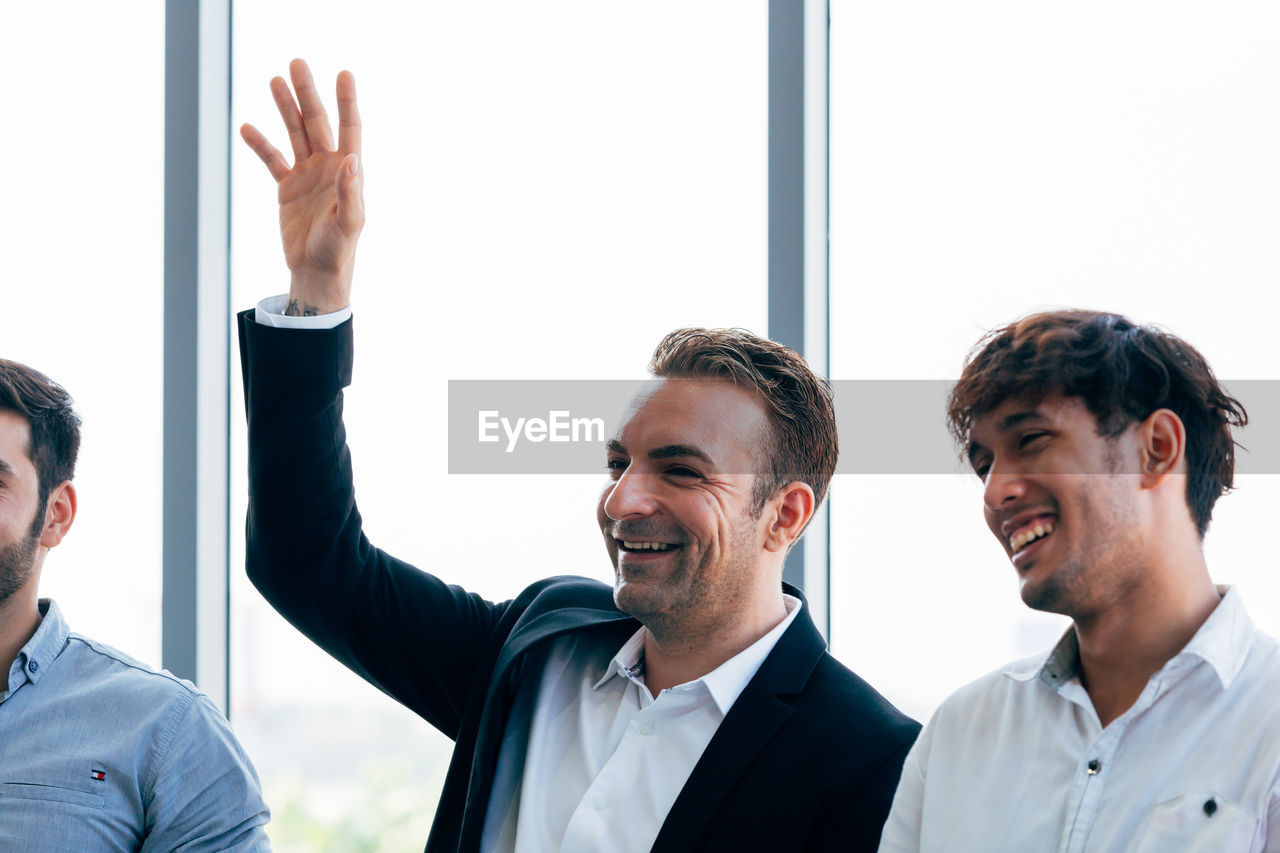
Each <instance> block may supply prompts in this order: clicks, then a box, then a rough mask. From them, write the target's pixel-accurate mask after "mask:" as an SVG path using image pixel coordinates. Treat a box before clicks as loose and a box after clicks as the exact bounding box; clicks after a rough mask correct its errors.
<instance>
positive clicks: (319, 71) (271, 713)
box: [232, 0, 767, 849]
mask: <svg viewBox="0 0 1280 853" xmlns="http://www.w3.org/2000/svg"><path fill="white" fill-rule="evenodd" d="M301 8H302V7H301V6H300V5H299V4H296V3H278V4H270V5H268V6H266V7H262V8H260V7H254V9H253V11H252V14H249V13H246V12H243V11H241V12H240V14H238V15H237V17H236V20H235V22H234V46H235V53H234V60H233V65H234V75H233V79H234V80H235V84H234V85H235V91H234V109H233V114H234V121H235V123H236V124H237V125H238V124H239V123H241V122H243V121H252V122H253V123H254V124H256V125H257V126H259V127H260V128H263V129H264V131H267V132H268V133H269V135H270V137H271V138H273V139H274V140H277V142H278V143H279V144H283V143H284V138H283V135H282V134H281V133H280V131H279V127H280V125H279V119H278V117H277V114H276V112H275V108H274V106H273V104H272V101H271V98H270V96H269V94H268V91H267V81H268V80H269V79H270V78H271V77H272V76H274V75H277V74H287V64H288V62H289V60H290V59H291V58H292V57H293V56H295V55H297V56H303V57H305V58H307V60H308V61H309V63H310V64H311V66H312V68H313V70H314V71H315V73H316V77H317V82H318V85H319V86H320V87H321V90H322V92H324V93H325V95H326V97H327V102H328V104H329V106H330V110H331V115H334V116H336V110H335V108H334V106H333V102H332V91H333V79H334V77H335V76H336V74H337V72H338V71H339V70H340V69H342V68H350V69H352V71H353V72H354V73H355V75H356V81H357V87H358V90H359V93H360V108H361V113H362V119H363V122H364V126H365V132H364V158H363V159H364V161H365V165H366V171H367V185H366V204H367V208H368V211H369V222H368V225H367V226H366V228H365V232H364V234H363V237H362V239H361V246H360V259H359V263H358V266H357V273H356V277H357V278H356V284H355V290H354V293H353V297H352V302H353V309H354V311H355V324H356V337H357V360H356V369H355V379H354V382H353V384H352V386H351V388H350V389H349V391H348V394H347V397H346V400H347V403H346V415H347V425H348V429H349V433H350V442H351V447H352V453H353V457H354V462H355V469H356V483H357V488H358V490H359V499H360V505H361V511H362V513H363V515H364V517H365V523H366V530H367V532H368V533H369V536H370V538H371V539H372V540H373V541H374V542H375V543H376V544H378V545H379V546H380V547H382V548H384V549H386V550H388V551H390V552H392V553H394V554H396V555H397V556H400V557H402V558H404V559H407V560H409V561H410V562H413V563H415V564H416V565H419V566H421V567H423V568H425V569H428V570H431V571H433V572H435V573H437V574H439V575H441V576H442V577H444V578H446V579H447V580H449V581H451V582H457V583H461V584H463V585H465V586H467V587H468V588H469V589H472V590H474V591H476V592H479V593H481V594H483V595H485V596H487V597H489V598H491V599H493V600H502V599H505V598H509V597H512V596H514V595H515V594H516V593H517V592H518V591H519V590H520V589H521V588H523V586H525V585H526V584H527V583H529V582H531V581H533V580H535V579H538V578H542V577H546V576H548V575H552V574H565V573H574V574H583V575H587V576H591V577H596V578H599V579H601V580H608V579H609V578H610V577H611V571H612V570H611V568H610V566H609V563H608V560H607V556H606V554H605V552H604V548H603V544H602V542H601V541H600V534H599V531H598V529H597V528H596V526H595V504H596V499H597V496H598V494H599V490H600V488H601V487H602V486H603V484H604V482H605V469H604V452H603V448H601V454H600V470H599V474H598V475H595V474H589V475H582V474H577V475H572V476H570V475H566V476H562V477H546V476H449V475H448V473H447V472H448V462H449V459H448V446H447V439H448V435H447V430H446V426H447V420H446V402H447V400H448V396H447V382H448V380H450V379H634V378H637V377H640V376H643V375H644V368H645V365H646V364H647V362H648V358H649V355H650V354H651V352H652V350H653V347H654V345H655V344H656V343H657V342H658V340H659V339H660V338H661V337H662V335H663V334H665V333H666V332H668V331H670V330H671V329H672V328H674V327H676V326H679V325H714V326H724V325H737V326H745V327H747V328H751V329H754V330H756V331H758V332H761V333H763V332H764V331H765V321H766V306H767V302H766V297H765V286H766V266H765V261H766V201H767V195H766V180H767V169H766V154H767V140H766V108H767V103H766V96H767V91H766V85H765V82H766V58H767V56H766V42H765V38H766V33H765V23H766V16H765V7H764V5H763V4H762V3H759V4H758V3H752V4H743V3H741V2H739V1H738V0H733V1H732V2H731V0H719V2H714V3H700V4H697V5H696V6H694V7H688V6H686V5H685V4H677V3H674V2H668V3H661V4H657V5H653V4H650V5H649V6H646V7H645V9H644V10H643V12H642V13H638V12H637V10H636V9H635V8H634V7H627V6H619V5H616V4H599V3H594V2H563V0H560V1H559V2H552V3H540V4H534V5H530V4H527V3H520V2H514V0H511V1H510V2H501V3H497V4H493V3H490V4H486V5H484V6H468V5H466V4H443V5H441V4H432V5H430V6H426V7H422V8H418V7H409V6H405V5H404V4H402V3H397V4H392V3H381V4H372V5H366V6H363V7H361V9H360V11H359V13H358V14H355V13H353V12H352V11H351V9H350V7H347V6H341V5H339V4H320V5H319V6H317V5H316V4H314V3H308V4H306V10H307V11H306V14H305V15H303V14H300V13H299V12H298V10H299V9H301ZM238 11H239V10H238ZM326 12H332V14H331V15H329V14H326ZM676 21H678V25H675V22H676ZM233 169H234V183H233V198H234V207H233V214H232V232H233V234H232V236H233V261H232V263H233V301H234V304H235V305H236V306H237V307H239V308H246V307H250V306H251V305H253V304H254V303H255V302H257V301H258V300H259V299H261V298H262V297H265V296H268V295H272V294H275V293H280V292H283V291H284V290H286V289H287V287H288V272H287V270H286V268H285V266H284V263H283V257H282V254H281V250H280V245H279V235H278V230H277V224H276V207H275V192H274V187H273V186H272V183H271V180H270V178H269V176H268V175H267V174H266V171H265V169H263V168H262V166H261V164H260V163H259V162H258V161H257V159H256V158H255V157H254V156H253V155H252V153H251V152H249V151H248V150H247V149H242V148H239V147H238V148H237V149H236V150H235V153H234V154H233ZM237 382H238V377H237ZM239 394H240V391H239V388H238V385H237V388H236V390H235V391H234V392H233V397H236V398H238V397H239ZM239 412H240V409H239V407H238V404H237V407H236V409H235V410H234V415H233V430H232V436H233V442H234V444H233V446H234V448H235V450H234V453H235V455H234V456H233V460H234V461H233V465H232V470H233V476H234V478H235V479H233V483H232V495H233V501H234V503H233V509H232V518H233V519H240V518H243V517H244V496H245V492H246V485H245V482H244V478H243V475H244V469H245V467H246V464H247V463H246V456H245V450H244V445H243V442H244V431H243V427H242V426H236V424H239V423H241V418H240V414H239ZM233 529H234V530H235V533H234V536H235V540H234V545H233V555H232V573H233V616H232V626H233V627H232V644H233V655H232V672H233V676H232V678H233V684H232V713H233V717H234V720H235V724H236V729H237V731H238V732H239V733H240V735H241V737H242V738H243V740H244V743H245V746H246V748H247V749H248V750H249V752H250V753H251V754H252V755H253V756H254V760H255V761H256V763H257V765H258V768H259V770H260V772H261V773H262V775H263V778H264V781H265V784H266V786H267V800H268V802H269V803H270V804H271V806H272V809H273V811H274V813H275V817H274V819H273V822H272V825H271V833H272V837H273V840H274V841H275V843H276V845H277V847H278V848H281V849H289V848H290V846H293V845H298V846H300V847H305V848H306V849H315V848H316V847H317V846H322V847H324V848H325V849H337V848H338V846H339V845H341V844H344V843H349V844H355V843H357V842H362V843H365V842H368V841H369V840H370V839H373V838H374V837H378V836H379V835H380V838H381V841H380V843H381V844H383V845H385V846H386V847H388V848H392V849H399V848H405V849H410V848H411V847H412V844H413V843H417V844H421V842H422V840H423V839H424V838H425V837H426V835H427V829H428V827H429V825H430V821H431V817H432V810H433V808H434V804H435V802H436V799H437V796H438V792H439V787H440V785H441V783H442V781H443V776H444V771H445V765H446V762H447V759H448V755H449V750H450V748H451V746H452V744H451V743H449V742H448V741H447V740H445V738H444V737H443V736H441V735H438V734H437V733H435V732H434V730H432V729H430V727H429V726H428V725H427V724H426V723H425V722H423V721H422V720H420V719H418V718H416V717H414V716H413V715H411V714H410V713H409V712H407V711H404V710H403V709H401V708H399V707H398V706H395V705H394V703H393V702H392V701H390V700H389V699H387V698H386V697H384V696H382V695H381V694H380V693H378V692H377V691H376V690H374V688H372V687H369V686H368V685H365V684H364V683H363V682H360V681H359V680H358V679H357V678H356V677H355V676H353V675H351V674H349V673H347V672H346V671H345V670H343V669H342V668H341V667H340V666H339V665H337V664H336V663H333V662H332V661H330V660H329V659H328V658H327V657H326V656H325V655H324V654H323V653H322V652H320V651H319V650H318V649H315V648H314V647H312V646H311V644H310V642H309V641H307V640H305V639H304V638H302V637H301V636H300V635H298V634H297V632H295V631H294V630H293V628H291V627H290V626H288V625H287V624H286V623H285V622H284V621H283V620H282V619H280V618H279V617H278V616H276V615H275V614H274V613H273V612H272V611H271V610H270V608H269V607H268V606H267V605H266V604H265V603H264V602H263V601H262V600H261V599H260V598H259V596H258V595H257V593H256V592H255V591H254V590H253V589H252V588H251V587H250V586H249V585H248V583H247V582H246V581H245V580H244V578H243V568H242V567H243V550H242V549H243V540H242V534H241V533H240V532H239V531H240V529H242V528H241V526H240V525H239V522H235V523H234V524H233Z"/></svg>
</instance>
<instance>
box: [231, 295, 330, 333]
mask: <svg viewBox="0 0 1280 853" xmlns="http://www.w3.org/2000/svg"><path fill="white" fill-rule="evenodd" d="M288 304H289V294H287V293H282V294H280V295H279V296H268V297H267V298H266V299H264V300H262V301H261V302H259V303H258V310H256V311H255V312H254V314H253V319H255V320H257V321H258V322H259V323H261V324H262V325H264V326H275V327H276V328H278V329H332V328H334V327H335V326H341V325H342V324H343V323H345V322H347V320H349V319H351V306H350V305H348V306H347V307H346V308H343V309H342V310H341V311H334V312H333V313H332V314H313V315H311V316H310V317H290V316H288V315H286V314H285V313H284V309H285V307H286V306H288Z"/></svg>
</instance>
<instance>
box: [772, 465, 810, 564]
mask: <svg viewBox="0 0 1280 853" xmlns="http://www.w3.org/2000/svg"><path fill="white" fill-rule="evenodd" d="M814 509H815V507H814V499H813V489H811V488H810V487H809V484H808V483H802V482H800V481H799V480H796V481H793V482H791V483H788V484H787V485H785V486H783V487H782V489H781V490H780V491H779V492H778V494H777V495H775V496H774V498H773V500H771V501H770V502H769V505H768V509H767V512H768V513H769V515H770V517H771V518H772V521H771V523H770V524H769V529H768V531H766V533H765V539H764V548H765V550H766V551H773V552H778V551H781V552H783V553H786V551H787V549H788V548H790V547H791V546H792V544H794V543H795V541H796V540H797V539H799V538H800V534H801V533H803V532H804V526H805V525H806V524H808V523H809V519H810V518H812V517H813V511H814Z"/></svg>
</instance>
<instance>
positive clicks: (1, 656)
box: [0, 584, 40, 691]
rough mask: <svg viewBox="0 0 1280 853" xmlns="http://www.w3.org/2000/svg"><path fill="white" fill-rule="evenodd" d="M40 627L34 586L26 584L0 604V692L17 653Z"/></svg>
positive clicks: (38, 607)
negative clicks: (0, 667) (1, 667)
mask: <svg viewBox="0 0 1280 853" xmlns="http://www.w3.org/2000/svg"><path fill="white" fill-rule="evenodd" d="M39 627H40V606H39V599H38V598H37V596H36V589H35V584H28V585H27V586H26V587H24V588H22V589H20V590H18V591H17V592H15V593H14V594H13V595H11V596H9V597H8V598H6V599H5V600H4V601H0V666H3V669H0V691H2V690H4V689H6V686H5V685H6V683H7V682H8V679H9V669H10V667H12V666H13V662H14V661H15V660H16V659H17V657H18V652H20V651H22V647H23V646H25V645H26V644H27V641H28V640H30V639H31V637H32V635H33V634H35V632H36V629H37V628H39Z"/></svg>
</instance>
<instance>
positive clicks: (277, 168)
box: [240, 124, 289, 183]
mask: <svg viewBox="0 0 1280 853" xmlns="http://www.w3.org/2000/svg"><path fill="white" fill-rule="evenodd" d="M240 138H241V139H243V140H244V141H245V142H247V143H248V145H249V147H250V148H252V149H253V153H254V154H257V155H258V159H259V160H261V161H262V162H263V163H266V164H267V171H268V172H270V173H271V177H273V178H275V179H276V183H279V182H280V181H282V180H284V178H285V176H286V175H288V174H289V164H288V163H287V162H285V159H284V155H283V154H281V153H280V152H279V151H277V150H276V147H275V146H274V145H272V144H271V143H270V142H268V141H267V138H266V137H265V136H263V135H262V133H261V131H259V130H258V129H257V128H256V127H254V126H253V125H251V124H245V125H241V126H240Z"/></svg>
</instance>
